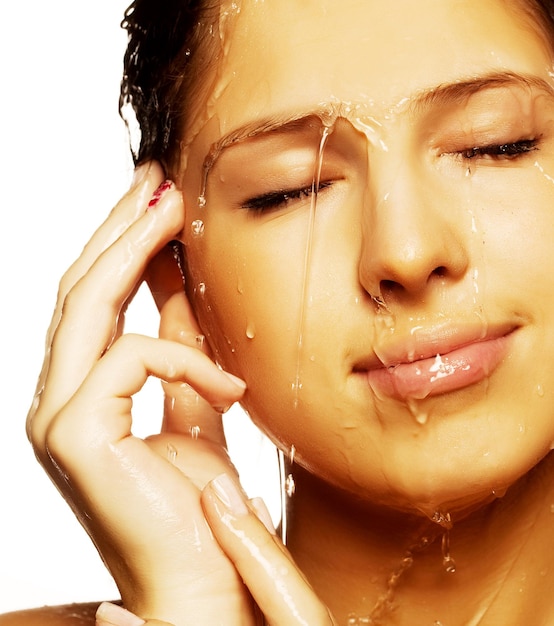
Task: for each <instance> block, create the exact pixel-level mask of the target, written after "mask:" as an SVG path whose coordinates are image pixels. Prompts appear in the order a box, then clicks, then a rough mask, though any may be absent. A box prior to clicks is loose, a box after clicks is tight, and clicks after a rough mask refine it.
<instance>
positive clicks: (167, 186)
mask: <svg viewBox="0 0 554 626" xmlns="http://www.w3.org/2000/svg"><path fill="white" fill-rule="evenodd" d="M173 186H174V185H173V183H172V182H171V181H170V180H164V182H163V183H162V184H161V185H160V186H159V187H158V188H157V189H156V191H155V192H154V193H153V194H152V198H151V199H150V202H149V203H148V209H153V208H154V207H155V206H156V205H157V204H158V202H159V201H160V200H161V198H162V196H163V195H164V193H165V192H166V191H167V190H168V189H171V187H173Z"/></svg>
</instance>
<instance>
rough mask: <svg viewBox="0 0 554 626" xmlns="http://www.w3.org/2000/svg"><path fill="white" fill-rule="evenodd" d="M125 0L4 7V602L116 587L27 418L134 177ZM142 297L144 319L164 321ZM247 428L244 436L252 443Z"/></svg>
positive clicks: (149, 327) (0, 597)
mask: <svg viewBox="0 0 554 626" xmlns="http://www.w3.org/2000/svg"><path fill="white" fill-rule="evenodd" d="M126 5H127V0H95V2H84V1H83V0H50V1H49V2H44V1H43V0H27V1H25V2H10V3H4V8H2V9H0V64H1V76H2V83H1V85H2V87H1V99H0V114H1V115H0V120H1V122H0V123H1V144H0V145H1V147H2V150H1V152H0V177H1V179H0V180H1V183H2V190H3V192H2V199H1V201H0V212H1V225H0V255H1V259H0V271H1V273H2V274H1V282H0V289H1V294H2V295H1V296H0V297H1V300H0V302H1V310H2V328H3V337H2V349H1V352H0V354H1V356H2V358H1V365H0V367H1V371H0V391H1V395H2V410H1V413H0V415H1V420H2V421H1V427H0V488H1V490H0V494H1V495H0V612H5V611H8V610H13V609H19V608H26V607H30V606H40V605H43V604H56V603H62V602H71V601H85V600H98V599H106V598H113V597H116V596H117V591H116V588H115V586H114V585H113V583H112V581H111V579H110V577H109V575H108V574H107V572H106V571H105V570H104V567H103V565H102V564H101V562H100V560H99V558H98V555H97V554H96V552H95V550H94V548H93V547H92V544H91V543H90V541H89V540H88V538H87V537H86V535H85V533H84V531H83V530H82V529H81V527H80V526H79V524H78V523H77V522H76V520H75V518H74V517H73V514H72V513H71V512H70V510H69V508H68V507H67V505H66V504H65V502H64V501H63V499H62V498H61V497H60V496H59V494H58V493H57V491H56V490H55V488H54V487H53V486H52V484H51V483H50V481H49V479H48V478H47V477H46V475H45V474H44V473H43V471H42V469H41V468H40V467H39V466H38V464H37V463H36V461H35V459H34V456H33V453H32V451H31V448H30V446H29V444H28V442H27V440H26V438H25V431H24V422H25V415H26V412H27V410H28V406H29V404H30V401H31V399H32V396H33V392H34V386H35V382H36V378H37V375H38V372H39V370H40V364H41V361H42V353H43V347H44V336H45V333H46V329H47V326H48V322H49V318H50V315H51V312H52V309H53V307H54V303H55V294H56V290H57V283H58V280H59V277H60V276H61V274H62V273H63V271H64V269H65V268H66V267H67V266H68V265H69V264H70V263H71V261H72V260H73V259H74V258H75V257H76V256H78V254H79V252H80V250H81V248H82V247H83V245H84V243H85V242H86V241H87V239H88V238H89V236H90V233H92V231H93V230H94V229H95V227H96V226H97V225H98V224H99V223H100V222H101V221H102V220H103V219H104V217H105V215H106V214H107V212H108V211H109V209H110V208H111V206H112V205H113V204H114V203H115V202H116V201H117V199H118V197H119V196H120V195H121V194H122V193H123V192H124V190H125V189H126V187H127V185H128V182H129V180H130V178H131V175H132V164H131V160H130V157H129V152H128V148H127V136H126V131H125V128H124V125H123V123H122V122H121V120H120V118H119V116H118V113H117V102H118V93H119V81H120V75H121V59H122V55H123V50H124V47H125V42H126V35H125V33H124V31H122V30H121V29H120V28H119V23H120V21H121V18H122V15H123V12H124V9H125V7H126ZM6 6H7V7H8V8H5V7H6ZM142 300H143V301H141V304H140V307H139V308H140V311H141V314H140V315H139V314H138V313H136V314H135V315H136V322H135V321H133V323H136V324H137V329H143V327H144V328H145V330H146V331H147V332H151V333H152V332H155V322H154V316H153V314H152V313H151V314H150V315H148V308H149V307H151V304H150V302H149V301H148V300H147V299H146V297H145V296H144V295H143V299H142ZM144 310H146V311H147V313H146V317H144V313H143V311H144ZM144 320H146V321H144ZM157 393H158V388H157V386H156V387H155V389H153V391H152V392H151V394H152V395H153V396H154V398H155V400H157V399H158V397H157V395H156V394H157ZM155 412H156V411H155ZM150 415H151V413H148V411H147V412H146V417H145V420H146V421H145V423H146V426H145V429H146V430H147V429H148V428H149V421H148V420H149V419H150ZM239 417H240V416H239ZM154 423H155V421H154ZM240 432H241V434H240V436H239V439H238V441H240V442H241V443H239V444H238V445H244V446H245V447H251V445H252V444H251V440H249V439H244V437H246V435H244V433H243V431H242V426H241V431H240ZM254 440H255V442H256V443H257V441H258V440H257V439H256V438H255V437H254V439H253V440H252V441H254ZM243 442H246V443H243ZM264 450H265V452H267V449H265V448H264ZM258 452H259V450H258ZM258 452H257V453H258ZM265 452H264V454H265ZM257 453H256V454H257ZM258 475H259V472H258ZM255 489H256V487H254V490H255Z"/></svg>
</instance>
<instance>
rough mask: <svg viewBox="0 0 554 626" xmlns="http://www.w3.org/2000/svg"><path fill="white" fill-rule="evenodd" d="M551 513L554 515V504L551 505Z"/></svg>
mask: <svg viewBox="0 0 554 626" xmlns="http://www.w3.org/2000/svg"><path fill="white" fill-rule="evenodd" d="M550 512H551V513H554V504H551V505H550Z"/></svg>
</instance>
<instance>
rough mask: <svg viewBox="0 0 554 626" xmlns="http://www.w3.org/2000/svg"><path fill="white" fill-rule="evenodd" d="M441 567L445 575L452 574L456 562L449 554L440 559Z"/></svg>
mask: <svg viewBox="0 0 554 626" xmlns="http://www.w3.org/2000/svg"><path fill="white" fill-rule="evenodd" d="M442 566H443V567H444V571H445V572H446V573H447V574H454V572H455V571H456V562H455V561H454V559H453V558H452V557H451V556H450V555H449V554H448V555H447V556H445V557H444V558H443V559H442Z"/></svg>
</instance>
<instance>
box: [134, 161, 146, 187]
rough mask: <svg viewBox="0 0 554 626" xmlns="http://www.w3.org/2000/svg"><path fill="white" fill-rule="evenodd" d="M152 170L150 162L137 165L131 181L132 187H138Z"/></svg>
mask: <svg viewBox="0 0 554 626" xmlns="http://www.w3.org/2000/svg"><path fill="white" fill-rule="evenodd" d="M149 169H150V161H147V162H146V163H142V164H141V165H137V167H135V171H134V173H133V180H132V181H131V187H136V186H137V185H138V184H139V183H140V182H142V181H143V180H144V178H145V177H146V174H148V170H149Z"/></svg>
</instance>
